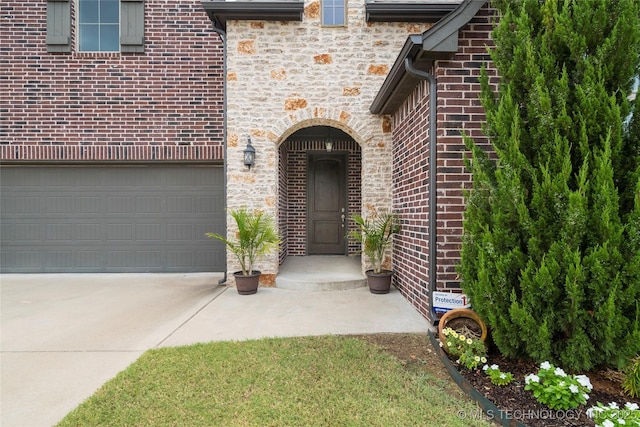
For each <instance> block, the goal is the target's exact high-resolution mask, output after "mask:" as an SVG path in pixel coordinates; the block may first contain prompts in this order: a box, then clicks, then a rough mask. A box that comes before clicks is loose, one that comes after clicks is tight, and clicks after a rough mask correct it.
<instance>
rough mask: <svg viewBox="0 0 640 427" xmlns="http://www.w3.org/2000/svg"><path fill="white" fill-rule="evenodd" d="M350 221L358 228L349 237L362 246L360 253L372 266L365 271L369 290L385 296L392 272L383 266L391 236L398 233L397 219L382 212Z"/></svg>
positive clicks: (356, 215) (393, 215)
mask: <svg viewBox="0 0 640 427" xmlns="http://www.w3.org/2000/svg"><path fill="white" fill-rule="evenodd" d="M352 219H353V221H354V222H355V223H356V224H357V226H358V227H357V229H356V230H353V231H351V232H350V233H349V236H350V237H351V238H353V239H355V240H357V241H358V242H360V243H361V244H362V252H363V253H364V254H365V255H366V256H367V258H369V262H370V263H371V266H372V269H371V270H367V271H366V275H367V283H368V284H369V290H370V291H371V293H374V294H386V293H388V292H389V289H390V288H391V277H392V276H393V271H391V270H385V269H383V264H384V260H385V253H386V251H387V248H388V247H389V245H391V242H392V239H393V235H394V234H396V233H398V232H399V231H400V221H399V218H398V216H397V215H396V214H394V213H390V212H384V213H381V214H374V215H372V216H370V217H368V218H363V217H362V216H360V215H358V214H355V215H353V217H352Z"/></svg>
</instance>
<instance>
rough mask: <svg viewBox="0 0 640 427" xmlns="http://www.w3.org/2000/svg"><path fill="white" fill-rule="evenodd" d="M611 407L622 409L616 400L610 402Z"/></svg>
mask: <svg viewBox="0 0 640 427" xmlns="http://www.w3.org/2000/svg"><path fill="white" fill-rule="evenodd" d="M609 408H612V409H620V408H619V407H618V404H617V403H616V402H611V403H609Z"/></svg>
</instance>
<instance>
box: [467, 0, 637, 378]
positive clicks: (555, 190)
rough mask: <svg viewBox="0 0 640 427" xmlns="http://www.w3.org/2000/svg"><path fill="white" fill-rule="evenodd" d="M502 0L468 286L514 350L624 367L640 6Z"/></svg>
mask: <svg viewBox="0 0 640 427" xmlns="http://www.w3.org/2000/svg"><path fill="white" fill-rule="evenodd" d="M492 5H494V6H495V7H497V8H498V10H499V11H500V15H501V16H500V22H499V24H498V26H497V27H496V29H495V31H494V34H493V35H494V37H493V39H494V42H495V45H496V48H495V50H492V51H491V52H490V53H491V58H492V60H493V62H494V64H495V66H496V68H497V70H498V74H499V75H500V77H501V80H500V82H499V85H498V87H497V88H498V91H497V93H494V87H495V86H494V82H493V79H494V78H493V77H491V80H490V76H489V75H488V73H487V72H483V73H482V76H481V86H482V93H481V101H482V105H483V106H484V108H485V111H486V115H487V122H486V127H485V129H484V132H485V134H486V136H487V137H488V139H489V141H490V143H491V151H492V152H493V153H492V154H491V155H488V154H487V153H486V151H489V147H487V146H486V144H485V143H484V141H482V144H484V145H476V144H474V142H473V141H471V139H469V138H467V139H466V144H467V147H468V148H469V150H470V151H471V152H472V155H471V158H470V160H469V161H468V163H467V166H468V168H469V169H470V170H471V171H472V173H473V188H472V190H470V192H469V193H467V195H466V202H467V210H466V213H465V221H464V237H463V246H462V251H461V265H460V268H459V272H460V276H461V279H462V282H461V285H462V288H463V290H464V292H465V293H466V294H467V295H468V296H469V297H470V298H471V300H472V301H473V305H474V310H475V311H476V312H477V313H478V314H479V315H480V317H482V318H483V319H484V321H485V322H486V323H487V325H488V326H489V327H490V328H491V330H492V337H493V341H494V342H495V344H496V346H497V348H498V350H499V351H500V352H501V353H502V354H503V355H506V356H509V357H523V358H531V359H534V360H536V361H537V362H542V361H544V360H549V361H552V362H554V363H556V364H560V365H561V366H564V367H565V368H567V369H571V370H575V371H587V370H589V369H591V368H593V367H595V366H598V365H608V366H613V367H616V368H620V367H622V366H623V365H624V364H625V363H626V362H627V361H628V359H629V357H632V356H633V355H635V354H637V353H638V352H639V351H640V320H639V319H640V304H638V301H639V300H640V237H639V236H640V173H639V172H640V140H638V138H637V135H638V115H640V111H639V108H637V106H636V108H635V110H633V111H634V112H633V114H634V116H633V117H632V118H631V120H630V121H629V123H630V125H629V126H628V127H626V128H625V126H624V125H623V123H624V120H625V118H626V117H627V116H628V115H629V113H630V111H632V108H631V105H630V103H629V101H628V96H629V94H630V90H631V82H632V81H633V78H634V76H635V75H637V74H638V73H639V71H638V69H639V66H640V60H639V58H640V2H638V1H637V0H635V1H634V0H598V1H570V0H547V1H538V0H496V1H495V2H492ZM636 105H637V101H636ZM634 124H635V125H634ZM625 132H626V134H627V135H625ZM633 135H636V137H634V136H633ZM494 154H495V155H494Z"/></svg>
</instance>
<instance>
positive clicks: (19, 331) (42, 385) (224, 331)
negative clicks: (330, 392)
mask: <svg viewBox="0 0 640 427" xmlns="http://www.w3.org/2000/svg"><path fill="white" fill-rule="evenodd" d="M221 277H222V276H221V275H219V274H99V275H98V274H73V275H71V274H52V275H1V276H0V297H1V301H0V303H1V304H0V308H1V327H2V329H1V332H2V334H1V336H0V369H1V377H0V414H1V415H0V425H2V426H3V427H45V426H51V425H54V424H56V423H57V422H58V421H60V420H61V419H62V418H63V417H64V416H65V415H66V414H67V413H68V412H69V411H71V410H72V409H73V408H75V407H76V406H77V405H78V404H80V403H81V402H82V401H83V400H85V399H86V398H87V397H89V396H91V395H92V394H93V393H94V392H95V391H96V390H97V389H98V388H99V387H100V386H101V385H102V384H103V383H105V382H106V381H107V380H109V379H111V378H113V377H114V376H115V375H116V374H117V373H118V372H120V371H121V370H123V369H125V368H126V367H127V366H128V365H129V364H131V363H132V362H134V361H135V360H136V359H137V358H138V357H139V356H140V355H141V354H142V353H143V352H144V351H146V350H149V349H152V348H157V347H165V346H174V345H187V344H193V343H197V342H207V341H216V340H218V341H220V340H241V339H254V338H262V337H273V336H303V335H323V334H356V333H375V332H419V333H426V332H427V331H428V330H429V328H430V325H429V323H428V322H427V321H426V320H425V319H424V318H423V317H422V316H421V315H419V314H418V313H417V311H415V310H414V309H413V307H411V306H410V305H409V303H408V302H407V301H406V300H405V299H404V298H403V297H402V296H401V295H400V293H399V292H398V291H397V290H396V289H392V291H391V293H389V294H387V295H373V294H371V293H369V291H368V289H367V288H366V287H362V288H358V289H352V290H344V291H333V292H312V291H300V290H298V291H295V290H286V289H277V288H260V289H259V291H258V293H257V294H256V295H250V296H240V295H238V293H237V292H236V290H235V289H234V288H228V287H226V286H220V285H218V284H217V283H218V280H219V279H220V278H221Z"/></svg>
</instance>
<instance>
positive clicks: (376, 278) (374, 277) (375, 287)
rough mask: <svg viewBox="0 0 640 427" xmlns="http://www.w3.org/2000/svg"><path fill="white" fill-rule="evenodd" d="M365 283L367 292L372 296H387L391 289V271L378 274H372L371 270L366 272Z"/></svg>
mask: <svg viewBox="0 0 640 427" xmlns="http://www.w3.org/2000/svg"><path fill="white" fill-rule="evenodd" d="M366 274H367V283H369V291H371V293H372V294H388V293H389V290H390V289H391V277H392V276H393V271H390V270H382V272H380V273H377V274H376V273H374V272H373V270H367V272H366Z"/></svg>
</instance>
